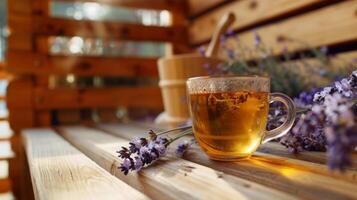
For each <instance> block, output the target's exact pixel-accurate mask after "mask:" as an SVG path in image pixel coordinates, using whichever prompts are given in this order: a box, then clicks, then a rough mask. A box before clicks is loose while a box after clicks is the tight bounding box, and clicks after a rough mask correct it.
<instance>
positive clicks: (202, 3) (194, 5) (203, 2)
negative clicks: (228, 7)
mask: <svg viewBox="0 0 357 200" xmlns="http://www.w3.org/2000/svg"><path fill="white" fill-rule="evenodd" d="M230 1H233V0H187V4H188V8H189V15H190V16H195V15H197V14H200V13H202V12H204V11H206V10H208V9H210V8H212V7H215V6H216V5H218V4H221V3H224V2H230Z"/></svg>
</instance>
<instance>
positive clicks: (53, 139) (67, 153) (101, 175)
mask: <svg viewBox="0 0 357 200" xmlns="http://www.w3.org/2000/svg"><path fill="white" fill-rule="evenodd" d="M23 139H24V145H25V150H26V154H27V158H28V162H29V163H30V164H29V167H30V171H31V177H32V183H33V187H34V193H35V198H36V199H38V200H52V199H58V200H59V199H76V200H79V199H85V200H88V199H147V197H146V196H145V195H143V194H142V193H140V192H138V191H137V190H135V189H133V188H131V187H130V186H128V185H127V184H126V183H124V182H122V181H120V180H119V179H116V178H115V177H113V176H111V175H110V174H109V173H108V172H107V171H105V170H104V169H102V168H101V167H99V166H98V165H97V164H95V163H94V162H93V161H92V160H90V159H89V158H88V157H86V156H85V155H84V154H82V153H81V152H80V151H78V150H77V149H76V148H74V147H73V146H71V145H70V144H69V143H68V142H66V141H65V140H64V139H63V138H61V137H60V136H58V135H57V134H56V133H55V132H54V131H52V130H51V129H32V130H26V131H23Z"/></svg>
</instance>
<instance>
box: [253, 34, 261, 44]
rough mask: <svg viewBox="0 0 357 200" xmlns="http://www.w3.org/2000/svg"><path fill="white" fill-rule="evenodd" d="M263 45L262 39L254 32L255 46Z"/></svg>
mask: <svg viewBox="0 0 357 200" xmlns="http://www.w3.org/2000/svg"><path fill="white" fill-rule="evenodd" d="M261 43H262V38H261V37H260V35H259V34H258V32H257V31H254V45H255V46H259V45H260V44H261Z"/></svg>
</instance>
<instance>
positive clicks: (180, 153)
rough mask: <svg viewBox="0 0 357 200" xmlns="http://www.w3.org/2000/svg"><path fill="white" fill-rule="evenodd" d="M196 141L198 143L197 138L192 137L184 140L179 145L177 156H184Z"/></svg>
mask: <svg viewBox="0 0 357 200" xmlns="http://www.w3.org/2000/svg"><path fill="white" fill-rule="evenodd" d="M195 143H196V140H195V139H191V140H190V141H187V140H184V141H183V142H182V143H180V144H179V145H177V148H176V151H175V153H176V156H177V157H182V156H183V155H184V154H185V153H186V151H187V150H188V149H189V148H190V147H191V146H192V145H193V144H195Z"/></svg>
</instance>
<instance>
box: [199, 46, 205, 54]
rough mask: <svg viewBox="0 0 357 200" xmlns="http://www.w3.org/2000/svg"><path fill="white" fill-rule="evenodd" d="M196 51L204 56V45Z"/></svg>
mask: <svg viewBox="0 0 357 200" xmlns="http://www.w3.org/2000/svg"><path fill="white" fill-rule="evenodd" d="M198 52H199V53H200V55H201V56H206V48H205V47H204V46H201V47H199V48H198Z"/></svg>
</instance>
